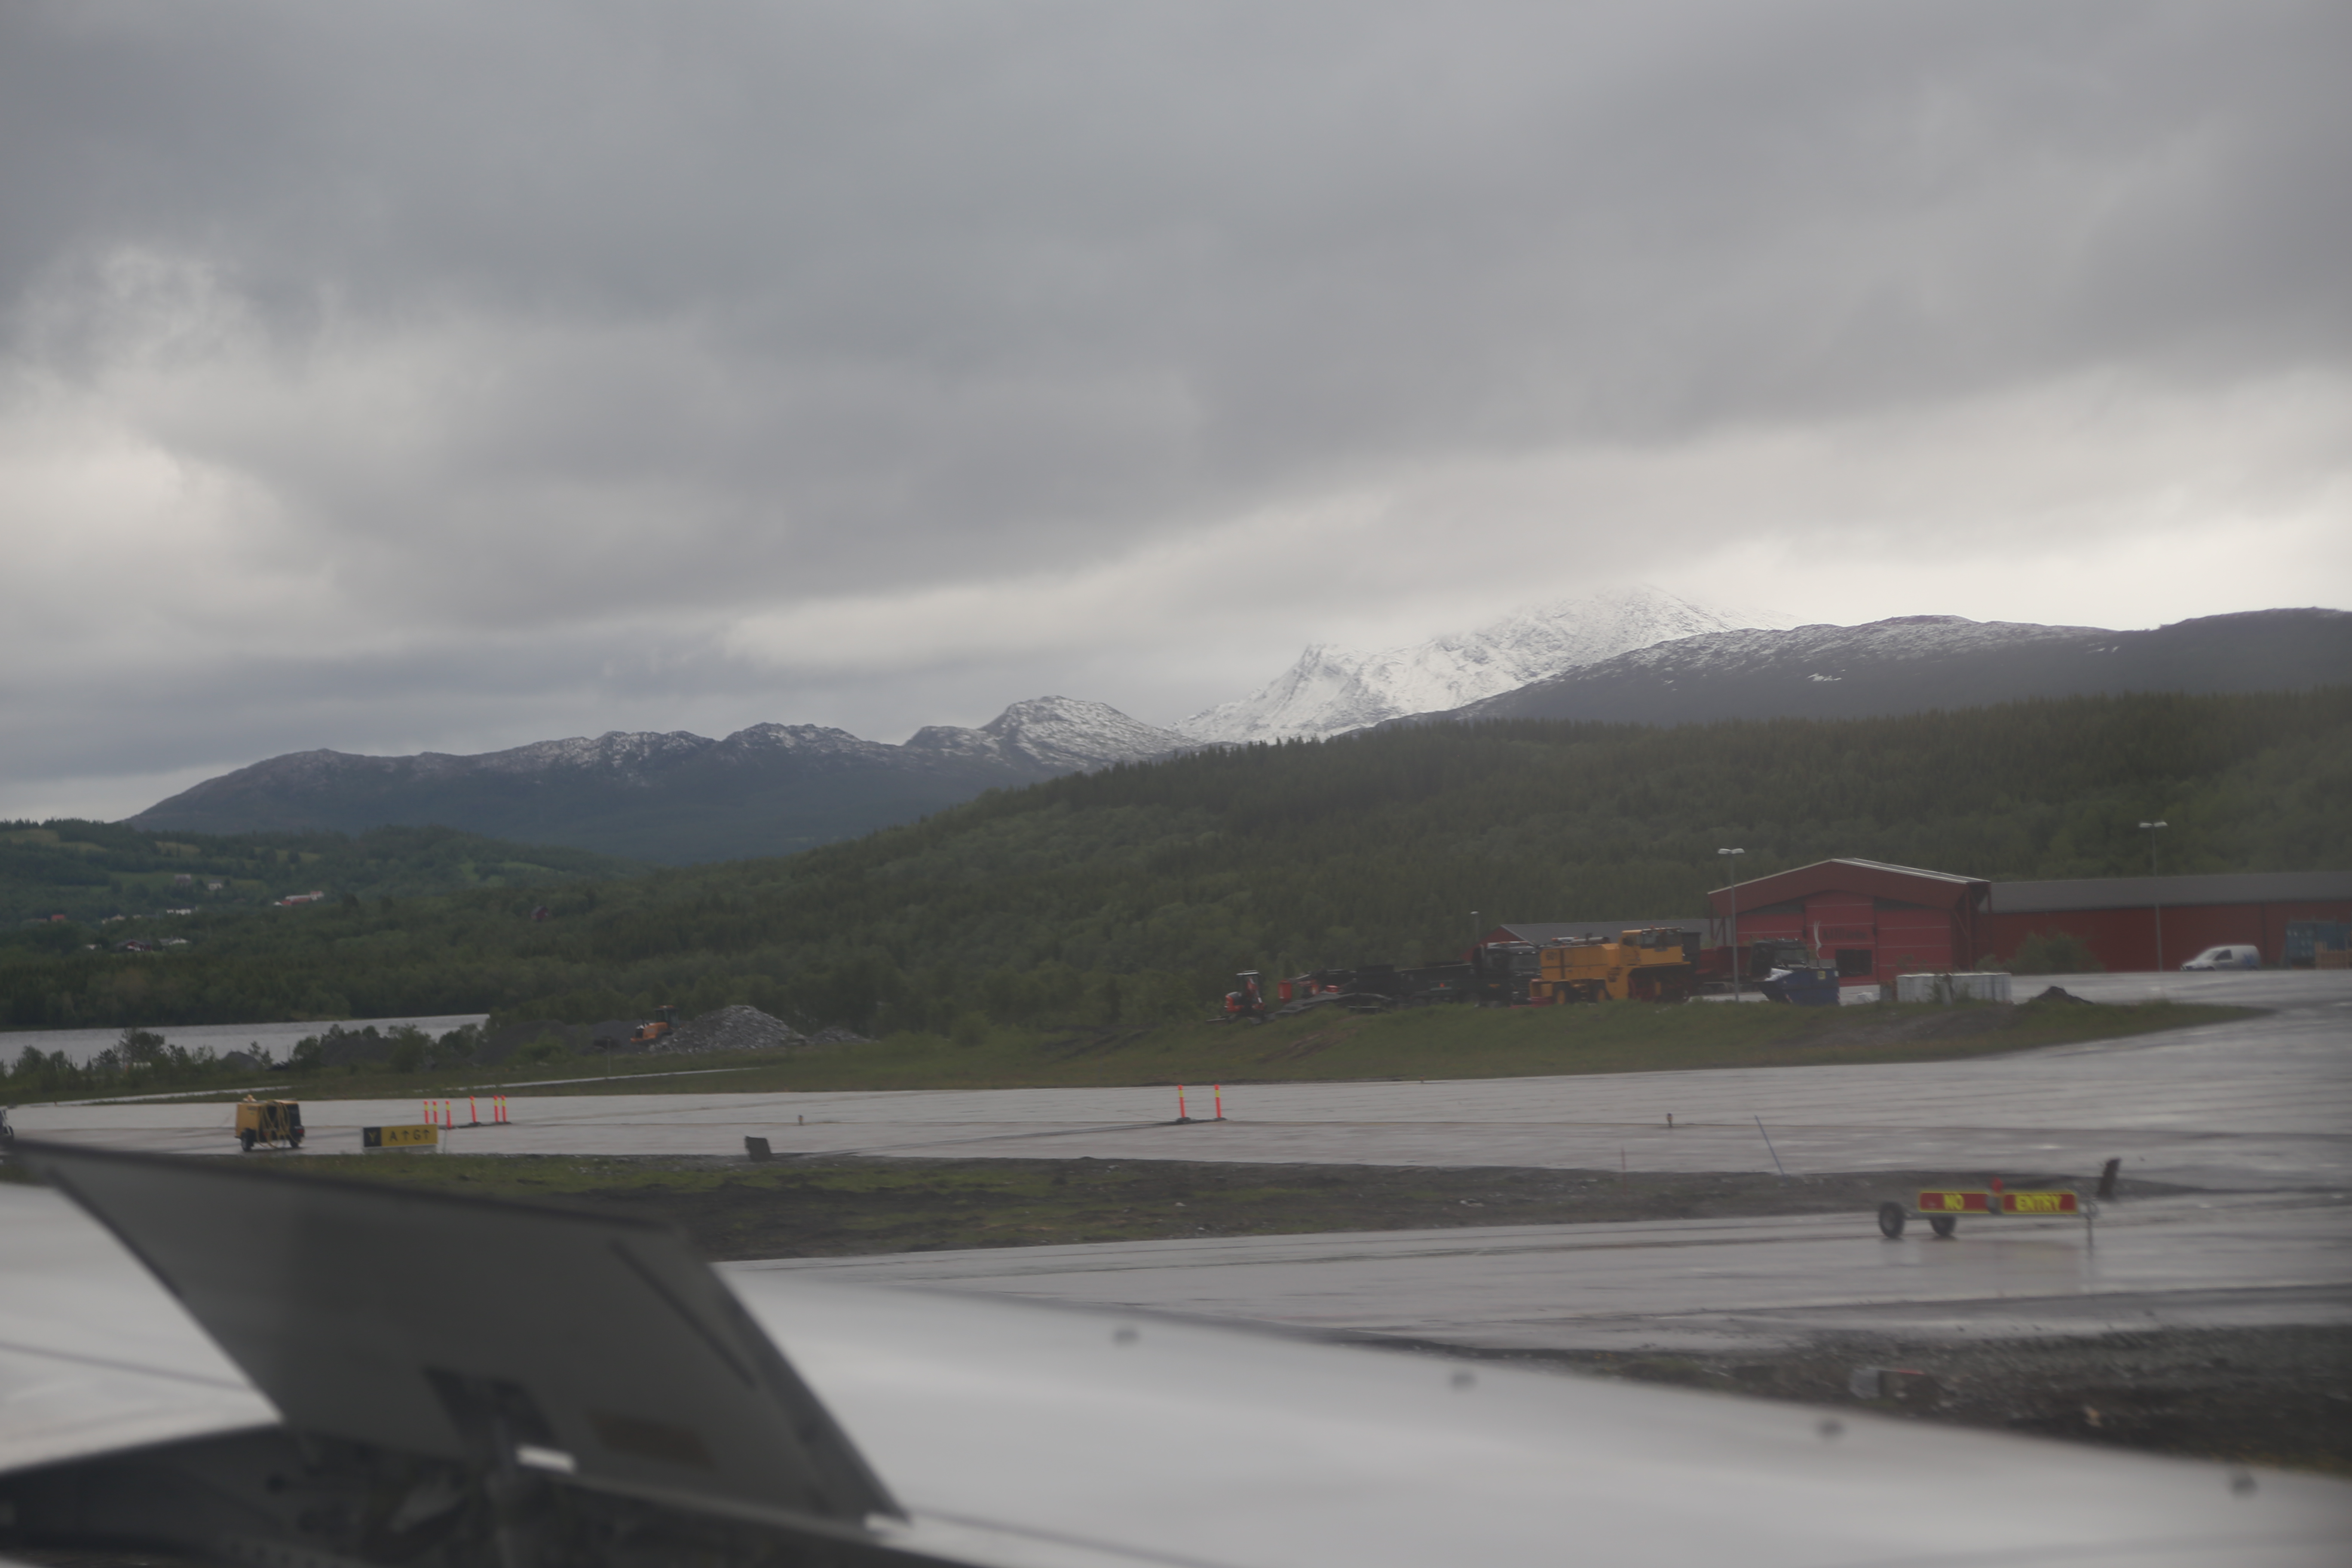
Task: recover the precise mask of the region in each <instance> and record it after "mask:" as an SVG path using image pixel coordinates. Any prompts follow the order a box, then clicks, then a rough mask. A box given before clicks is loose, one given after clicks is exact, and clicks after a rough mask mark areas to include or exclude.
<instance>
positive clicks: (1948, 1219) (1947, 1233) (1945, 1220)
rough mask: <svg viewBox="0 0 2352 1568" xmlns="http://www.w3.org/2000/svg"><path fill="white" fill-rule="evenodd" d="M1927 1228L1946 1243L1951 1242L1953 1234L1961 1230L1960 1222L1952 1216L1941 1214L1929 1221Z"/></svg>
mask: <svg viewBox="0 0 2352 1568" xmlns="http://www.w3.org/2000/svg"><path fill="white" fill-rule="evenodd" d="M1927 1228H1928V1229H1929V1230H1932V1231H1934V1232H1935V1233H1936V1234H1937V1236H1940V1237H1943V1238H1944V1239H1945V1240H1946V1241H1949V1240H1951V1239H1952V1232H1954V1231H1956V1230H1958V1229H1959V1228H1960V1222H1959V1221H1958V1220H1957V1219H1955V1218H1954V1217H1953V1216H1952V1215H1948V1214H1939V1215H1935V1216H1934V1217H1932V1218H1930V1219H1929V1220H1928V1221H1927Z"/></svg>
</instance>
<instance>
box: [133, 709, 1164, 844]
mask: <svg viewBox="0 0 2352 1568" xmlns="http://www.w3.org/2000/svg"><path fill="white" fill-rule="evenodd" d="M1191 745H1192V742H1188V741H1187V740H1186V739H1185V738H1184V737H1183V736H1181V735H1178V734H1175V733H1172V732H1171V731H1166V730H1159V729H1154V728H1153V727H1152V726H1150V725H1149V724H1145V723H1141V722H1139V721H1137V720H1134V719H1131V718H1129V717H1128V715H1126V714H1124V713H1122V712H1120V711H1119V710H1118V709H1116V708H1112V707H1110V706H1108V705H1107V704H1105V703H1101V702H1082V701H1079V700H1076V699H1073V698H1067V697H1040V698H1036V699H1034V700H1030V701H1026V702H1016V703H1014V704H1013V706H1012V707H1010V708H1007V709H1006V710H1004V711H1003V713H1001V714H999V715H997V716H996V717H995V718H994V719H992V720H991V721H988V722H987V723H986V724H983V725H982V726H981V727H980V728H979V729H976V730H967V729H961V728H957V727H954V726H950V725H934V726H932V727H930V728H929V729H926V730H922V731H918V732H917V733H916V734H915V735H914V736H913V737H911V738H910V739H909V740H908V742H906V743H905V744H904V745H898V746H893V745H889V744H887V743H885V742H878V741H866V740H861V739H860V738H858V737H857V736H856V735H853V734H851V733H850V732H849V731H846V730H836V729H832V728H829V727H826V726H824V725H819V724H754V725H752V726H751V728H749V729H746V730H738V731H735V732H734V733H733V734H731V735H730V736H728V737H727V738H726V739H725V740H722V741H714V740H711V739H709V738H708V737H707V736H702V735H695V734H690V733H688V732H686V731H667V732H653V731H640V732H625V731H614V732H612V733H610V734H605V735H600V736H597V737H596V738H594V739H593V740H592V739H589V738H587V737H585V736H576V737H573V738H572V739H570V740H563V741H536V742H531V743H530V744H529V745H524V746H516V747H512V748H510V749H509V750H507V751H502V752H483V753H481V754H478V755H475V756H452V755H448V754H446V753H444V752H423V753H421V754H419V755H416V756H409V757H370V756H354V755H352V754H350V753H347V752H331V751H317V752H292V753H289V754H288V755H286V756H280V757H272V758H270V759H268V761H266V762H259V763H254V764H253V765H251V766H250V767H244V768H239V769H237V770H236V772H234V773H224V774H222V775H221V776H220V777H218V778H215V779H207V780H205V782H204V783H202V784H197V785H195V786H194V788H192V789H188V790H184V791H182V792H181V793H180V794H178V795H173V797H172V798H170V799H169V800H165V801H161V802H158V803H157V804H156V805H152V806H150V807H148V808H147V809H146V810H145V811H143V812H141V813H140V814H139V815H138V816H134V817H132V818H131V822H132V823H133V824H134V825H136V826H142V827H165V828H175V829H179V830H182V831H193V832H198V833H252V832H268V831H275V830H289V829H303V828H320V827H324V828H333V829H338V830H341V831H343V832H364V831H366V830H367V829H369V828H372V827H378V826H389V825H398V824H410V825H420V826H421V825H426V824H438V825H440V826H448V827H461V828H465V829H467V830H468V831H470V832H476V833H488V834H490V835H493V836H495V837H506V838H512V839H517V840H520V841H522V842H526V843H541V844H570V845H575V846H577V847H582V848H588V849H598V850H602V851H604V852H605V853H607V854H614V855H632V856H638V857H641V858H646V859H652V860H709V859H730V858H739V857H742V856H749V855H773V854H782V853H787V852H789V851H791V850H794V849H803V848H807V847H810V846H811V845H814V844H820V843H824V842H825V841H826V840H828V839H834V838H844V837H855V836H856V835H859V834H864V833H869V832H871V831H873V830H874V829H875V828H877V827H884V826H889V825H891V824H893V823H898V822H906V821H909V820H912V819H913V818H915V817H918V816H922V815H924V814H925V813H927V812H931V811H937V810H940V808H942V807H944V806H949V805H955V804H956V803H957V802H959V801H963V800H969V799H971V797H972V796H973V795H978V794H980V793H981V792H982V790H986V789H992V788H999V787H1003V786H1017V785H1021V784H1034V783H1037V782H1038V781H1040V780H1042V779H1048V778H1053V777H1055V775H1057V774H1061V773H1083V772H1085V771H1087V770H1088V769H1091V768H1098V767H1107V766H1108V765H1110V764H1111V763H1132V762H1142V761H1145V760H1146V759H1148V758H1151V757H1156V756H1162V755H1165V754H1167V753H1169V752H1177V751H1183V750H1187V749H1189V748H1190V747H1191Z"/></svg>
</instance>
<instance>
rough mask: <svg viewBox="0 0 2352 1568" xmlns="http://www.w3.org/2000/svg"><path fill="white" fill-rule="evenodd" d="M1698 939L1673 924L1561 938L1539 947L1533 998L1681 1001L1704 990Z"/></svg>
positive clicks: (1530, 986) (1531, 983) (1530, 987)
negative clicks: (1614, 937)
mask: <svg viewBox="0 0 2352 1568" xmlns="http://www.w3.org/2000/svg"><path fill="white" fill-rule="evenodd" d="M1697 943H1698V939H1697V938H1696V936H1693V935H1691V934H1690V933H1689V932H1687V931H1677V930H1675V928H1674V927H1672V926H1652V927H1650V928H1648V929H1647V930H1643V931H1621V932H1620V933H1618V939H1617V940H1616V941H1615V942H1611V941H1609V940H1608V939H1607V938H1605V937H1591V938H1581V939H1579V940H1576V941H1572V942H1555V943H1552V944H1550V945H1548V946H1545V947H1541V948H1538V949H1537V950H1536V963H1537V973H1536V977H1535V978H1534V979H1533V980H1531V981H1529V982H1528V1001H1530V1002H1534V1003H1537V1004H1538V1005H1541V1004H1552V1003H1567V1002H1675V1001H1680V1000H1681V999H1682V998H1684V997H1685V996H1689V995H1691V994H1693V993H1695V992H1696V990H1697V989H1698V954H1697V951H1696V948H1697Z"/></svg>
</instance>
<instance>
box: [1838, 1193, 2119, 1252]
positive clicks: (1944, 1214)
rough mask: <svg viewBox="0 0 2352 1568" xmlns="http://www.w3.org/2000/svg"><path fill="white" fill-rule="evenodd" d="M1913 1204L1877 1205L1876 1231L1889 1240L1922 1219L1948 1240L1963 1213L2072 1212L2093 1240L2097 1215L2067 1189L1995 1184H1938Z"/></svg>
mask: <svg viewBox="0 0 2352 1568" xmlns="http://www.w3.org/2000/svg"><path fill="white" fill-rule="evenodd" d="M1916 1195H1917V1200H1918V1201H1917V1202H1916V1204H1900V1203H1896V1202H1895V1201H1894V1200H1893V1199H1891V1198H1890V1199H1888V1200H1887V1201H1886V1202H1885V1203H1883V1204H1881V1205H1878V1232H1879V1234H1880V1235H1881V1236H1884V1237H1886V1238H1887V1239H1889V1240H1890V1241H1891V1240H1893V1239H1894V1238H1895V1237H1899V1236H1901V1235H1902V1234H1903V1229H1904V1226H1906V1225H1908V1224H1909V1223H1910V1222H1911V1221H1912V1220H1913V1219H1915V1218H1916V1219H1924V1220H1926V1221H1927V1228H1928V1229H1930V1230H1932V1231H1934V1232H1935V1233H1936V1237H1937V1240H1939V1241H1949V1240H1950V1239H1951V1238H1952V1237H1953V1235H1954V1234H1955V1233H1956V1232H1958V1229H1959V1228H1960V1218H1961V1216H1962V1215H1979V1216H1980V1217H1982V1218H1986V1219H1990V1218H1992V1217H1994V1216H1995V1215H2011V1216H2016V1217H2041V1218H2060V1217H2064V1216H2068V1215H2082V1216H2083V1235H2084V1239H2086V1240H2095V1237H2094V1236H2093V1232H2092V1228H2091V1225H2092V1221H2093V1220H2095V1219H2096V1218H2097V1217H2098V1213H2099V1205H2097V1204H2096V1203H2094V1202H2093V1201H2092V1200H2090V1199H2089V1198H2086V1197H2084V1196H2083V1195H2082V1194H2079V1193H2076V1192H2074V1191H2072V1190H2069V1189H2063V1188H2062V1189H2058V1190H2053V1191H2049V1192H2011V1191H2009V1190H2008V1189H2007V1188H2004V1187H2001V1186H2000V1184H1994V1185H1993V1186H1992V1187H1990V1188H1982V1187H1938V1188H1931V1189H1928V1190H1926V1191H1923V1192H1921V1193H1919V1194H1916Z"/></svg>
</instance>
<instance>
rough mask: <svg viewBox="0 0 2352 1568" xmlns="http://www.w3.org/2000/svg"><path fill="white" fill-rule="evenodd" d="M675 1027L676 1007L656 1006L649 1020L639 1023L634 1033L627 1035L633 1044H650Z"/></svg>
mask: <svg viewBox="0 0 2352 1568" xmlns="http://www.w3.org/2000/svg"><path fill="white" fill-rule="evenodd" d="M675 1029H677V1008H675V1007H656V1008H655V1009H654V1016H653V1018H652V1020H651V1021H650V1022H648V1023H644V1024H639V1025H638V1026H637V1029H636V1033H635V1034H633V1035H631V1036H630V1037H629V1044H631V1045H633V1046H650V1045H655V1044H657V1043H659V1042H660V1041H661V1040H663V1039H665V1038H667V1037H668V1036H669V1035H670V1033H671V1032H672V1031H674V1030H675Z"/></svg>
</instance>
